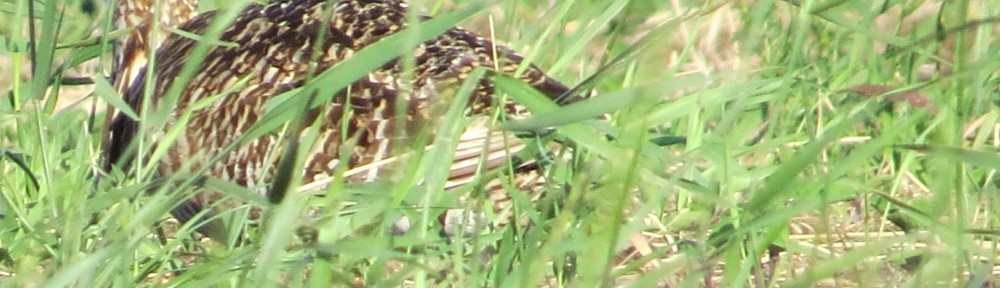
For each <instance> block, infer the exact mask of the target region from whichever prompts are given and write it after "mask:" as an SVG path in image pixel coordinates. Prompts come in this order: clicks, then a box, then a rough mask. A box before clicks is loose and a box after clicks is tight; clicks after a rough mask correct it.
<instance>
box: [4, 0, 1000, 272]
mask: <svg viewBox="0 0 1000 288" xmlns="http://www.w3.org/2000/svg"><path fill="white" fill-rule="evenodd" d="M247 2H248V1H225V2H218V3H203V6H205V7H214V8H222V9H232V7H236V6H240V5H241V4H245V3H247ZM486 2H489V3H491V4H489V5H483V6H482V7H484V8H476V7H480V6H477V5H478V4H484V3H486ZM539 2H544V3H543V4H541V5H540V4H539ZM104 5H106V4H105V3H103V1H93V0H37V1H33V2H32V1H26V0H4V1H0V15H3V19H6V20H7V21H0V71H4V72H6V73H2V76H0V93H2V96H3V97H2V98H0V193H2V196H3V198H2V201H0V281H2V283H3V285H4V286H12V287H21V286H45V287H61V286H97V287H104V286H135V285H142V286H160V285H164V286H180V285H199V286H226V285H228V286H250V285H253V286H257V285H261V286H331V285H332V286H403V285H406V286H458V287H482V286H528V287H530V286H539V285H548V286H636V287H648V286H654V285H660V286H671V287H689V286H757V287H769V286H791V287H808V286H830V287H834V286H835V287H842V286H864V287H868V286H929V285H934V286H977V287H978V286H986V285H991V286H992V285H997V284H998V282H997V277H998V275H1000V271H997V261H998V260H1000V259H998V258H997V256H996V255H998V253H997V252H998V249H1000V247H998V246H1000V241H998V236H1000V230H998V228H997V226H998V224H1000V217H997V216H996V214H997V213H1000V194H998V193H997V192H998V185H1000V182H998V181H997V179H996V177H995V174H996V173H995V171H996V169H998V168H1000V155H998V154H997V147H1000V123H998V121H1000V111H998V105H1000V101H998V99H1000V90H998V87H1000V75H998V73H997V71H1000V43H998V42H997V39H996V37H994V35H997V33H998V32H1000V28H998V25H997V19H1000V18H998V17H1000V7H996V6H995V5H988V4H984V3H982V2H979V1H940V2H938V1H882V2H878V1H875V2H873V1H850V0H847V1H793V0H789V1H714V2H708V3H704V1H641V0H634V1H630V0H564V1H534V0H507V1H499V3H495V4H493V1H477V0H463V1H458V0H454V1H432V0H423V1H411V5H412V6H413V7H417V8H415V9H417V10H419V11H425V13H427V14H430V15H451V16H455V15H460V14H454V13H452V14H449V12H452V11H467V10H463V9H474V10H470V11H472V12H476V13H473V14H471V15H472V16H471V17H467V19H466V18H463V17H458V18H462V19H464V20H463V22H461V23H460V25H462V26H464V27H468V28H471V29H472V30H475V31H478V32H480V33H483V34H484V35H491V37H493V38H495V39H497V41H498V42H502V43H507V44H510V46H511V47H513V48H515V49H516V50H518V51H522V52H524V53H525V55H526V58H527V59H529V60H531V61H532V62H535V63H537V64H538V65H539V66H540V67H542V68H543V69H545V70H547V71H548V72H550V73H551V74H552V75H554V76H555V77H556V78H559V79H561V80H563V81H564V82H565V83H568V84H574V85H576V84H579V85H580V88H581V90H580V91H583V92H582V93H590V94H592V95H593V97H592V98H591V99H590V100H588V101H584V102H581V103H578V104H576V105H573V106H568V107H562V108H557V107H555V106H554V105H553V104H552V103H551V102H546V101H544V100H539V99H541V98H540V97H539V96H537V95H535V94H536V93H534V92H533V91H530V90H527V89H525V88H524V86H523V85H520V84H519V83H517V82H516V81H509V80H506V79H505V78H500V77H496V78H495V79H494V80H495V81H496V82H497V86H498V89H500V91H503V92H505V93H506V94H507V95H508V97H510V98H511V99H513V100H514V101H517V102H519V103H522V104H523V105H525V106H528V108H529V109H531V111H533V112H534V115H535V117H533V118H531V119H528V120H525V121H520V122H509V123H507V124H505V125H506V126H504V127H506V128H508V129H511V130H518V131H539V130H545V129H546V128H547V127H556V128H555V129H554V130H553V131H554V133H548V134H544V135H545V137H544V139H543V140H553V141H556V142H558V143H564V144H565V146H566V147H570V148H573V149H565V150H561V151H562V153H561V154H557V155H550V157H548V158H547V160H550V161H543V162H545V163H546V165H547V166H548V168H547V169H546V170H545V171H547V174H546V175H545V178H546V181H545V185H544V186H543V187H542V189H541V191H538V192H537V193H536V194H526V193H525V191H522V190H520V189H516V188H513V187H507V189H506V190H507V191H508V192H509V193H510V195H511V197H512V198H513V199H514V200H513V205H514V208H513V209H512V211H513V212H512V213H514V214H515V216H513V217H511V218H507V217H504V216H495V215H492V214H489V213H487V214H488V215H487V216H486V218H485V219H484V220H486V222H489V224H490V225H477V226H476V227H475V228H476V229H475V230H473V231H469V233H458V234H460V235H456V236H448V237H445V236H441V235H440V234H441V233H439V232H440V231H441V230H442V229H443V228H442V227H440V225H439V224H437V221H433V219H434V217H437V214H438V213H439V212H440V211H441V209H442V208H454V207H461V208H467V210H468V211H486V210H488V209H484V207H488V203H485V202H486V200H487V199H486V198H485V197H483V196H481V195H479V194H481V193H477V191H478V190H477V189H478V188H476V185H469V186H465V187H462V188H458V189H455V190H454V191H448V192H445V191H442V190H441V189H440V188H439V187H440V184H441V183H443V181H444V178H443V177H444V175H442V173H441V171H440V170H441V169H435V168H440V167H439V165H435V164H439V163H440V162H437V161H440V160H441V157H442V155H445V156H444V157H448V156H447V155H450V152H449V150H448V149H453V147H451V146H448V145H437V146H435V148H434V149H433V150H431V151H428V152H426V153H424V154H423V155H422V158H415V159H418V161H412V163H407V164H406V165H409V166H407V169H404V170H405V171H409V172H408V173H407V174H405V175H403V177H401V180H399V181H384V182H379V183H371V184H363V185H357V184H344V183H335V184H336V185H331V186H330V188H329V189H327V190H326V191H323V193H322V194H324V195H326V197H313V196H308V195H305V194H302V193H299V194H292V195H291V197H288V198H287V199H285V201H284V202H283V203H282V204H280V205H270V204H267V201H266V200H264V199H263V197H259V196H253V195H255V194H254V193H250V192H249V191H248V190H247V189H245V188H242V187H233V186H235V185H232V184H228V183H220V181H211V180H210V181H207V183H206V184H205V185H207V186H209V187H211V188H212V189H217V190H220V191H223V192H225V193H227V195H231V197H235V198H237V199H243V200H244V201H245V202H247V203H250V204H248V205H250V206H258V207H262V209H263V210H264V211H265V218H264V220H262V221H261V222H262V223H251V222H250V221H242V222H241V221H235V222H234V223H230V224H231V225H230V226H231V227H234V228H232V229H234V230H235V229H241V228H245V229H246V232H245V233H242V234H240V233H233V235H232V239H230V240H231V241H229V242H228V243H218V242H211V241H207V240H204V239H202V238H201V237H199V236H198V235H197V233H195V232H192V231H193V228H192V227H190V225H184V226H180V225H177V223H176V222H175V221H173V220H171V219H170V218H169V216H168V213H167V211H168V210H169V209H170V207H172V206H174V205H176V204H177V203H179V201H181V198H182V197H183V196H187V195H190V193H191V191H193V189H192V188H190V187H185V186H180V188H178V186H166V185H155V183H154V181H159V180H157V179H156V178H155V177H153V176H152V175H153V174H155V173H152V172H153V171H154V169H155V167H153V166H148V167H141V168H140V169H141V170H140V173H139V174H141V175H145V176H142V177H134V179H125V178H124V177H121V175H106V176H104V177H106V178H108V179H113V180H114V181H101V182H100V183H97V182H96V181H95V178H97V176H96V175H98V174H99V173H98V168H99V167H100V165H99V163H100V159H99V153H98V151H99V149H100V144H101V138H102V136H101V134H102V127H103V126H104V124H105V121H106V117H105V113H104V107H105V106H106V105H107V104H106V103H108V102H112V103H114V102H115V99H117V98H116V97H119V96H118V95H115V93H114V92H112V89H111V88H110V86H108V85H107V82H106V81H107V80H105V79H104V78H103V77H104V76H105V75H107V73H108V69H107V67H108V66H109V65H107V63H109V62H110V60H109V56H110V53H109V52H110V47H109V45H108V41H107V39H108V38H107V37H113V36H114V35H116V34H115V32H107V31H108V29H107V27H109V22H108V18H109V15H108V13H110V9H109V7H107V6H104ZM421 7H422V8H421ZM470 7H472V8H470ZM206 9H207V8H206ZM445 24H448V25H452V24H453V23H445ZM94 31H97V32H94ZM405 40H406V39H402V38H401V40H396V41H401V43H388V44H386V45H385V46H384V47H390V46H393V45H397V46H405V43H403V42H405ZM32 44H33V45H32ZM400 53H401V52H400ZM362 62H363V61H357V63H352V64H351V65H346V67H341V68H340V69H343V71H347V72H345V73H356V72H364V71H365V70H364V69H365V68H364V67H366V63H362ZM368 64H370V63H368ZM352 71H353V72H352ZM86 77H91V79H92V80H93V82H95V83H96V84H83V85H76V84H77V83H76V82H87V81H80V80H86V79H84V78H86ZM483 77H490V76H488V75H484V76H483ZM586 91H592V92H586ZM458 93H459V94H461V91H459V92H458ZM456 111H457V110H456ZM275 113H276V115H286V116H289V117H291V114H290V113H294V111H281V110H280V109H279V110H278V111H276V112H275ZM605 114H606V115H608V116H607V117H603V116H602V115H605ZM460 116H461V113H451V114H449V115H448V116H447V117H449V118H447V119H451V120H455V121H453V122H461V121H458V120H459V119H460V118H461V117H460ZM278 118H280V117H278ZM595 119H601V120H595ZM278 126H280V125H278ZM276 127H277V126H276ZM435 141H437V140H435ZM441 141H442V142H435V143H445V144H446V143H447V142H446V141H444V140H441ZM452 152H453V151H452ZM184 177H188V178H184ZM175 178H176V179H172V180H173V181H177V182H183V181H185V180H190V179H192V178H190V177H189V176H183V175H178V176H176V177H175ZM335 182H336V181H335ZM95 183H96V184H95ZM174 190H176V191H174ZM167 192H169V193H167ZM460 196H461V198H468V199H471V200H465V201H461V200H460V199H459V198H460ZM254 197H256V198H254ZM307 206H310V207H321V209H319V210H318V211H319V212H316V213H308V214H310V215H306V214H307V213H302V211H305V210H310V209H305V208H304V207H307ZM246 211H247V209H245V208H241V209H240V210H238V211H234V212H233V213H234V214H239V213H247V212H246ZM400 215H407V216H409V218H410V219H413V220H414V221H413V224H414V225H413V227H414V228H413V229H411V230H410V231H409V232H407V233H406V234H404V235H393V234H392V233H389V231H388V230H389V227H390V226H391V225H392V223H393V221H395V219H396V218H398V216H400ZM231 219H236V220H239V219H242V218H241V217H231ZM508 219H513V220H514V223H513V224H510V225H502V224H501V223H502V222H505V221H507V220H508ZM480 224H483V223H480ZM238 237H243V238H245V239H247V240H246V241H245V242H244V243H241V244H237V243H238V242H240V241H236V239H237V238H238Z"/></svg>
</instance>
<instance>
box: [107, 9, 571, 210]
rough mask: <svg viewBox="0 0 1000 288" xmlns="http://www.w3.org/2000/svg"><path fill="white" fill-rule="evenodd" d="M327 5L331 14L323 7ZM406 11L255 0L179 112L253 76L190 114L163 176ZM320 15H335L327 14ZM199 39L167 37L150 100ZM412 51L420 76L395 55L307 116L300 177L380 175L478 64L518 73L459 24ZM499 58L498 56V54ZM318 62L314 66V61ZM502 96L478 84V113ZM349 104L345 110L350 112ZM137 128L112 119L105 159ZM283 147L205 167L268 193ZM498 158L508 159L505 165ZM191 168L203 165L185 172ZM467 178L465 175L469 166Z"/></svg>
mask: <svg viewBox="0 0 1000 288" xmlns="http://www.w3.org/2000/svg"><path fill="white" fill-rule="evenodd" d="M328 4H332V5H328ZM328 8H330V9H333V11H324V9H328ZM406 9H407V7H406V5H405V4H404V3H402V2H401V1H397V0H340V1H334V2H333V3H328V1H323V0H286V1H274V2H272V3H269V4H267V5H259V4H251V5H250V6H248V7H247V8H245V10H243V12H242V13H241V14H240V17H238V18H237V19H236V21H235V22H234V23H233V24H232V25H231V26H230V28H228V29H227V30H225V32H223V34H222V36H221V37H220V38H221V40H222V41H227V42H233V43H235V44H236V45H232V46H215V47H213V48H211V49H210V51H209V53H208V55H207V57H205V60H204V61H203V63H202V64H200V65H199V66H198V67H197V70H196V71H198V73H196V75H195V76H194V77H193V78H192V79H191V80H190V82H188V83H186V84H185V85H184V87H185V88H184V90H183V91H184V92H183V93H181V96H180V99H179V100H178V103H177V107H176V109H174V110H172V111H173V113H174V114H173V117H177V116H179V115H182V114H183V113H187V112H188V111H187V110H188V109H191V107H193V105H194V103H195V102H197V101H199V100H202V99H205V98H207V97H211V96H215V95H219V94H220V93H223V92H224V91H227V90H228V89H231V88H233V87H234V85H236V84H237V82H239V81H241V80H246V82H245V84H243V86H241V87H240V88H239V89H236V90H235V91H234V92H230V93H228V94H225V95H222V97H221V99H219V100H218V101H215V102H214V103H211V104H210V105H208V106H207V107H204V108H200V109H199V110H197V111H191V112H193V113H192V114H191V119H190V122H189V123H188V128H187V129H185V130H184V132H183V135H181V136H180V137H179V138H178V140H177V141H176V142H175V143H173V145H172V146H171V147H170V148H169V149H168V154H167V155H166V157H164V158H163V160H162V161H161V163H160V165H159V171H160V173H162V174H164V175H169V174H172V173H174V172H178V171H181V170H182V169H192V168H196V167H197V166H199V165H203V164H206V163H205V161H207V159H209V158H211V157H212V156H214V155H216V154H218V153H220V151H221V149H222V148H223V147H224V146H226V145H228V144H229V143H231V142H232V141H234V140H235V139H238V138H239V137H240V136H241V135H243V134H244V133H246V132H247V130H248V129H249V128H250V127H251V126H253V124H254V123H256V122H257V120H258V118H259V117H260V116H261V114H262V113H263V110H264V104H265V103H266V102H267V101H268V100H269V99H270V98H271V97H274V96H276V95H279V94H281V93H282V92H285V91H288V90H291V89H294V88H296V87H301V86H302V85H304V84H305V81H306V79H307V76H308V71H309V70H310V65H316V68H318V69H319V70H324V69H327V68H329V67H331V66H332V65H334V64H336V63H338V62H340V61H342V60H343V59H346V58H347V57H350V56H351V55H353V54H354V53H355V52H357V51H359V50H361V49H362V48H364V47H365V46H367V45H370V44H372V43H374V42H376V41H378V40H380V39H381V38H383V37H385V36H387V35H390V34H392V33H394V32H397V31H399V30H401V29H403V28H404V27H405V26H406V22H407V19H406V13H407V10H406ZM324 15H328V17H329V18H323V16H324ZM212 19H214V13H212V12H208V13H205V14H203V15H199V16H198V17H195V18H193V19H191V20H190V21H188V22H186V23H185V24H183V25H181V26H180V29H182V30H186V31H189V32H192V33H195V34H201V33H203V32H204V30H205V29H206V27H207V26H208V24H210V23H211V21H212ZM320 29H328V30H327V31H326V34H325V35H326V37H325V38H322V39H321V38H319V37H318V35H319V34H320V33H319V32H320ZM317 41H323V42H322V43H321V44H320V49H319V50H318V51H322V53H323V54H322V55H318V57H315V58H314V57H313V55H311V51H313V50H312V48H313V46H314V45H316V42H317ZM196 45H197V43H196V41H194V40H191V39H188V38H185V37H181V36H178V35H173V36H170V37H169V38H167V39H166V40H165V41H164V42H163V44H162V46H161V47H160V48H159V50H158V52H157V58H158V65H157V66H156V67H155V71H154V73H152V74H153V75H155V79H156V84H155V86H154V89H153V95H152V96H151V97H149V99H152V101H153V102H154V103H158V101H159V99H160V97H161V96H163V95H164V94H165V93H166V92H167V89H169V88H170V87H171V86H172V85H173V81H174V80H175V79H176V78H177V76H178V75H179V74H180V70H181V69H182V67H183V66H184V63H186V62H187V61H188V57H189V56H190V54H191V52H192V50H193V49H194V47H195V46H196ZM494 49H495V50H494ZM412 55H413V57H414V59H415V62H416V67H415V71H413V79H412V80H409V81H408V82H405V83H404V82H403V81H402V80H400V75H401V73H402V69H403V67H402V63H400V61H393V62H390V63H389V64H387V65H384V66H383V67H382V68H380V69H378V70H375V71H371V72H370V73H369V74H368V75H367V77H364V78H363V79H361V80H358V81H357V82H355V83H354V84H353V85H352V86H351V87H350V89H348V91H349V92H344V91H342V92H339V93H338V94H337V95H335V96H334V97H333V100H332V103H330V104H328V105H326V106H322V107H320V108H317V109H314V110H313V111H311V112H310V113H309V115H307V119H306V120H307V123H309V122H312V120H315V117H319V115H325V116H324V117H326V119H324V120H323V121H321V122H320V123H321V124H320V125H321V127H320V133H321V135H320V139H319V141H318V143H319V144H318V145H317V146H316V147H312V148H310V153H309V154H308V156H307V159H306V162H305V167H304V169H305V170H304V177H305V179H306V180H307V182H308V181H314V180H319V179H326V178H329V176H330V175H332V174H333V172H334V169H336V168H337V166H338V165H343V164H346V165H348V166H347V167H348V168H359V169H357V170H353V171H354V172H353V173H349V174H350V175H347V176H345V177H348V178H347V180H349V181H371V180H374V179H377V178H379V177H383V176H384V175H385V174H386V173H385V172H386V171H385V170H384V169H383V168H385V167H391V166H395V165H372V164H379V163H391V162H392V161H391V160H392V159H393V157H394V156H396V155H398V154H399V153H400V152H402V151H396V150H397V149H405V148H408V147H410V146H409V145H408V144H409V143H406V141H407V139H408V137H406V135H407V134H409V133H415V132H416V129H422V128H424V127H433V126H434V125H435V124H434V120H435V119H434V118H435V116H436V115H438V114H437V113H434V111H433V109H437V108H435V107H441V106H442V105H440V104H439V103H442V102H444V103H445V104H447V101H448V99H441V97H442V96H441V95H438V93H437V92H439V91H443V90H445V89H449V87H453V85H460V84H461V82H462V80H464V79H465V77H467V76H468V75H467V74H468V73H469V72H471V71H472V70H473V69H474V68H475V67H480V66H482V67H499V68H500V69H499V70H500V71H499V72H502V73H508V74H510V73H513V72H514V70H515V69H516V68H517V67H518V66H519V65H520V63H521V61H522V58H521V57H520V56H518V55H517V54H515V53H513V52H512V51H511V50H509V49H507V48H505V47H502V46H497V45H494V43H492V42H491V41H489V40H488V39H484V38H482V37H479V36H477V35H476V34H474V33H472V32H470V31H467V30H464V29H460V28H454V29H451V30H449V31H448V32H446V33H444V34H442V35H440V36H438V37H436V38H435V39H433V40H430V41H428V42H425V43H423V44H422V45H419V46H418V47H417V48H416V49H415V51H414V52H413V54H412ZM494 55H497V58H496V59H494ZM310 59H316V61H315V62H310ZM148 74H149V71H145V69H143V70H142V71H140V72H139V73H138V75H137V77H136V78H137V79H136V81H135V82H134V83H132V85H130V87H129V89H128V91H127V93H126V96H125V97H126V101H127V102H128V103H129V104H130V105H131V106H132V107H136V108H137V107H140V105H141V101H142V99H143V97H142V96H143V95H142V87H143V85H142V83H143V81H146V79H147V78H149V77H148ZM521 79H523V80H524V81H525V82H527V83H529V84H531V85H532V86H534V87H536V88H537V89H539V90H540V91H542V92H544V93H545V94H547V95H549V96H550V97H553V98H555V97H557V96H560V95H561V94H563V93H564V92H566V91H567V90H568V89H567V88H566V87H565V86H563V85H562V84H560V83H559V82H558V81H556V80H554V79H551V78H549V77H548V76H546V75H545V73H543V72H542V71H541V70H539V69H538V68H537V67H534V66H530V67H529V68H528V69H527V70H526V71H525V72H524V73H523V74H522V76H521ZM401 98H403V99H401ZM495 101H496V99H494V98H493V94H492V86H491V84H490V83H488V82H486V81H483V82H481V83H480V84H479V87H478V89H477V91H476V93H475V94H474V95H473V98H472V99H471V100H470V103H469V108H470V109H469V111H470V112H469V113H470V115H474V114H480V113H483V112H485V111H487V109H488V108H489V107H491V106H494V105H497V103H495ZM397 103H408V107H405V109H404V110H403V111H406V112H405V113H406V115H405V117H406V119H405V121H404V122H405V123H406V127H394V125H393V124H394V123H396V121H394V119H396V116H397V115H395V114H396V111H397V107H396V105H397ZM345 105H347V106H348V107H349V109H345V107H344V106H345ZM445 106H446V105H445ZM502 107H504V108H505V109H506V110H507V112H508V113H510V114H521V113H523V112H524V111H523V109H522V108H521V107H519V106H518V105H515V104H514V103H503V105H502ZM319 109H323V110H319ZM324 110H325V111H324ZM321 112H322V113H321ZM344 113H347V115H345V114H344ZM344 121H347V122H346V123H344ZM168 123H172V122H168ZM169 125H171V124H168V126H169ZM166 128H167V129H169V128H170V127H166ZM136 129H138V125H137V123H136V122H135V121H133V120H131V119H129V118H127V117H125V116H118V117H117V118H116V119H115V123H114V124H113V127H112V135H111V138H112V141H111V143H110V145H109V146H108V147H109V148H108V152H107V153H108V159H109V160H110V162H109V163H117V162H118V160H119V158H121V157H123V153H124V152H125V151H126V150H125V149H126V147H127V146H128V145H129V143H130V142H131V140H132V139H131V138H132V137H133V133H134V131H135V130H136ZM345 136H346V137H345ZM480 138H482V140H480V143H485V142H488V141H491V140H489V138H490V137H480ZM346 139H356V140H357V143H356V144H357V145H355V146H354V150H353V151H351V155H350V157H349V158H348V159H349V163H338V159H341V157H340V153H341V148H342V147H341V145H342V144H343V143H346V142H345V140H346ZM279 144H280V140H278V135H276V134H275V135H265V136H263V137H261V138H258V139H255V140H252V141H250V142H249V143H248V144H247V145H243V146H241V147H239V148H237V149H236V150H235V151H233V152H231V153H229V154H226V155H224V156H223V157H222V159H221V160H220V161H218V162H216V163H211V165H212V166H211V167H210V169H209V173H210V174H211V175H212V176H213V177H218V178H222V179H226V180H229V181H233V182H235V183H237V184H239V185H243V186H246V187H249V188H251V189H253V190H257V191H261V192H263V187H266V184H267V183H268V181H269V180H270V178H271V177H272V176H273V175H272V172H273V167H274V166H275V163H276V161H277V160H278V159H277V157H278V156H279V155H280V153H277V152H275V151H280V147H279ZM501 154H502V155H499V156H498V157H499V159H502V158H503V157H506V153H501ZM191 161H194V163H191ZM500 163H502V161H500V162H498V163H497V165H499V164H500ZM191 164H195V167H189V166H190V165H191ZM361 167H366V168H364V169H360V168H361ZM459 174H462V173H459ZM464 174H465V175H468V174H469V173H467V171H466V173H464ZM456 181H458V182H461V180H456ZM217 197H218V196H217V195H214V194H213V193H200V194H199V195H198V196H196V198H195V199H194V202H195V203H199V204H202V205H205V204H208V203H211V202H212V201H215V200H216V198H217ZM195 210H197V209H195ZM175 212H176V211H175ZM190 212H195V211H189V213H190ZM177 214H178V213H175V216H178V218H181V219H182V221H184V220H186V219H185V218H187V217H189V216H190V215H177ZM182 214H187V213H182Z"/></svg>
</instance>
